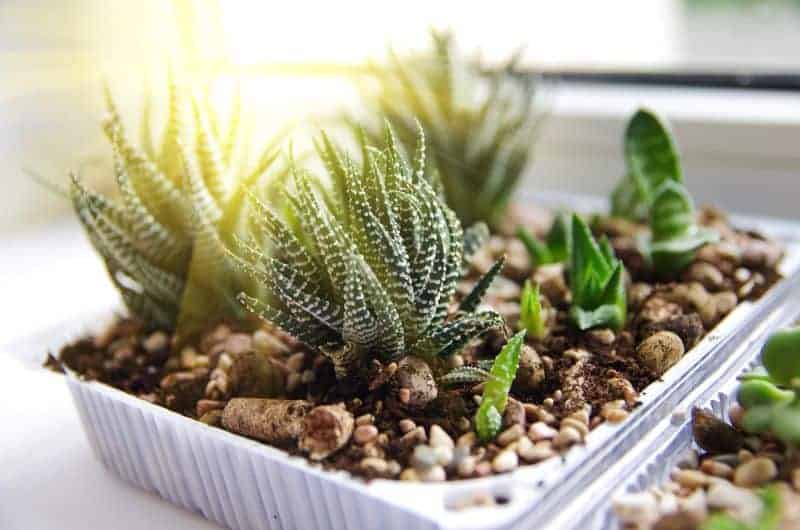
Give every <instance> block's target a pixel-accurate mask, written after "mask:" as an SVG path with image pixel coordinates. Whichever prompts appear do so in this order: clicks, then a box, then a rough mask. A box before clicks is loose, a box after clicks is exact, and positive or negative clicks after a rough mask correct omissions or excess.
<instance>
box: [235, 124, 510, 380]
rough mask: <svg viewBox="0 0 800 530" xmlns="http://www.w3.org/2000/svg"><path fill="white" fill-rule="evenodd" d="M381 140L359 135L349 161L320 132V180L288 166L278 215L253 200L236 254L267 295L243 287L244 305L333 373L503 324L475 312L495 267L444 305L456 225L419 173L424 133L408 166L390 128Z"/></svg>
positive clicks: (451, 343) (455, 345)
mask: <svg viewBox="0 0 800 530" xmlns="http://www.w3.org/2000/svg"><path fill="white" fill-rule="evenodd" d="M383 143H384V144H385V145H386V147H385V148H383V149H376V148H374V147H372V146H370V145H368V144H367V143H366V142H365V141H364V142H362V146H361V147H362V155H361V158H362V161H361V164H358V165H357V164H355V163H354V162H353V160H352V158H351V157H350V156H349V155H348V154H346V153H344V152H342V151H341V150H339V149H338V148H336V147H335V146H334V145H333V143H332V142H331V141H330V140H329V139H328V138H327V137H326V136H325V135H324V134H323V135H322V141H321V142H320V143H319V146H318V150H319V153H320V156H321V158H322V160H323V162H324V163H325V165H326V168H327V171H328V173H329V176H330V180H331V181H332V186H331V187H330V189H327V188H323V187H322V186H319V185H314V184H313V182H314V181H312V179H311V177H310V176H309V175H308V174H307V173H306V172H303V171H301V170H299V169H296V168H295V169H294V172H293V177H294V178H293V184H294V186H293V188H294V189H293V191H291V192H290V193H289V194H288V199H287V200H288V207H287V209H286V211H285V218H286V219H285V220H284V219H282V218H281V216H279V215H278V214H276V213H275V212H273V211H272V210H270V208H268V207H267V206H266V205H264V204H263V203H261V201H258V200H257V199H255V198H254V199H253V201H252V202H253V205H254V208H253V210H252V211H253V216H252V222H253V225H254V226H255V227H257V232H256V240H255V241H253V242H247V241H245V242H242V249H243V252H242V255H243V257H242V258H241V259H237V260H236V261H237V263H238V264H239V266H240V267H241V268H242V270H244V271H246V272H247V273H248V274H249V275H250V276H251V277H252V278H254V279H256V280H257V282H258V283H259V284H260V285H262V286H263V287H264V288H265V291H266V292H267V296H263V297H259V296H253V295H252V294H245V293H243V294H242V295H241V296H240V300H241V301H242V303H243V305H244V306H245V307H247V308H248V309H249V310H251V311H252V312H253V313H256V314H258V315H260V316H261V317H263V318H264V319H265V320H267V321H270V322H272V323H274V324H275V325H278V326H280V327H282V328H283V329H284V330H286V331H287V332H289V333H290V334H292V335H294V336H296V337H297V338H298V339H300V340H301V341H303V342H304V343H305V344H307V345H308V346H309V347H311V348H313V349H315V350H317V351H319V352H321V353H323V354H324V355H326V356H327V357H328V358H330V359H331V361H332V363H333V365H334V368H335V369H336V373H337V376H338V377H339V378H346V377H348V376H351V375H354V374H356V373H358V370H359V368H360V367H363V366H364V365H365V362H364V361H366V360H368V359H379V360H382V361H385V362H390V361H397V360H399V359H402V358H403V357H405V356H416V357H419V358H423V359H427V360H432V359H433V358H435V357H437V356H446V355H450V354H453V353H455V352H457V351H458V350H459V349H460V348H461V347H462V346H464V345H465V344H466V343H467V342H468V341H469V340H470V339H472V338H474V337H477V336H478V335H480V334H482V333H483V332H485V331H487V330H489V329H491V328H498V327H500V326H502V325H503V321H502V318H501V317H500V316H499V315H498V314H497V313H495V312H494V311H477V312H476V308H477V305H478V304H477V301H478V299H479V298H480V296H479V294H480V293H481V290H485V288H486V287H488V283H489V282H490V281H491V278H492V277H494V275H495V274H497V272H498V270H499V267H495V268H493V269H492V271H490V272H489V273H487V275H488V276H487V277H485V278H484V279H482V280H481V281H479V282H478V284H477V285H476V286H475V288H474V289H475V290H474V293H475V294H473V295H468V296H467V298H466V300H469V301H470V302H469V303H467V304H466V305H465V304H462V306H461V308H460V309H459V310H456V311H455V312H451V311H450V304H451V302H452V298H453V295H454V293H455V286H456V282H457V280H458V279H459V277H460V275H461V270H462V266H463V261H464V255H463V253H464V233H463V231H462V228H461V225H460V223H459V221H458V219H457V218H456V216H455V214H454V213H453V212H452V210H450V209H449V208H448V207H447V206H446V205H445V203H444V201H443V200H442V199H441V198H440V197H439V196H438V195H437V193H436V191H435V189H434V186H433V184H432V182H431V179H430V173H426V164H425V141H424V137H423V135H422V131H421V130H420V131H419V137H418V147H417V149H416V151H415V155H414V158H413V162H412V163H411V164H409V163H408V162H407V161H406V160H405V158H404V157H403V156H402V155H401V152H400V150H399V148H398V147H397V144H396V142H395V137H394V134H393V133H392V131H391V129H390V128H389V127H388V126H387V127H386V130H385V137H384V141H383ZM259 240H264V241H268V242H269V243H270V251H269V252H262V251H260V250H259V245H258V243H257V242H258V241H259Z"/></svg>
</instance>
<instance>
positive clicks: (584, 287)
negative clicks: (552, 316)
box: [569, 215, 627, 330]
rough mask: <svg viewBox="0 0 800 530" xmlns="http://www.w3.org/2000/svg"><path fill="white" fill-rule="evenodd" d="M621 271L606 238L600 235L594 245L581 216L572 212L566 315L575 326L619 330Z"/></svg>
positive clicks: (622, 315)
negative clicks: (569, 298)
mask: <svg viewBox="0 0 800 530" xmlns="http://www.w3.org/2000/svg"><path fill="white" fill-rule="evenodd" d="M623 270H624V269H623V265H622V262H621V261H620V260H618V259H617V258H616V256H615V255H614V250H613V249H612V248H611V244H610V243H609V242H608V239H606V238H605V237H604V238H603V239H601V241H600V243H599V244H598V243H597V241H595V239H594V237H593V236H592V233H591V231H590V230H589V227H588V226H586V223H585V222H584V221H583V219H581V218H580V217H579V216H577V215H573V217H572V249H571V250H570V268H569V284H570V289H571V291H572V305H571V307H570V310H569V315H570V319H571V320H572V322H573V323H574V324H575V325H576V326H577V327H578V328H579V329H581V330H586V329H590V328H594V327H599V326H603V327H609V328H612V329H615V330H619V329H621V328H622V327H623V326H624V325H625V319H626V316H627V302H626V298H625V283H624V279H623Z"/></svg>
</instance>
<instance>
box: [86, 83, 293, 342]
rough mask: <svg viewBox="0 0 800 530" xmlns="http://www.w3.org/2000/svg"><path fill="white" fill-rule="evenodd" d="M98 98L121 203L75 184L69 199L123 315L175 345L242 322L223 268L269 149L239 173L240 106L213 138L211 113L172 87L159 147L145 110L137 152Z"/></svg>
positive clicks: (229, 273)
mask: <svg viewBox="0 0 800 530" xmlns="http://www.w3.org/2000/svg"><path fill="white" fill-rule="evenodd" d="M106 95H107V107H108V115H107V118H106V120H105V122H104V130H105V132H106V136H107V137H108V139H109V141H110V142H111V145H112V148H113V150H114V175H115V178H116V182H117V185H118V188H119V192H120V196H121V201H120V202H115V201H112V200H110V199H108V198H106V197H104V196H102V195H100V194H98V193H96V192H94V191H92V190H90V189H88V188H86V187H85V186H84V185H83V183H82V182H81V180H80V179H79V178H78V177H77V176H73V177H72V182H71V198H72V202H73V206H74V209H75V211H76V213H77V214H78V217H79V219H80V221H81V222H82V224H83V226H84V228H85V229H86V232H87V234H88V236H89V239H90V241H91V242H92V244H93V245H94V247H95V249H96V250H97V252H98V253H99V254H100V256H101V257H102V258H103V260H104V262H105V265H106V268H107V270H108V273H109V275H110V277H111V279H112V281H113V282H114V284H115V286H116V287H117V288H118V289H119V291H120V293H121V295H122V298H123V300H124V302H125V304H126V306H127V308H128V310H129V311H130V313H131V314H132V315H134V316H135V317H137V318H139V319H141V320H142V321H144V322H145V323H147V324H151V325H157V326H162V327H166V328H170V329H172V328H175V327H177V331H178V335H179V336H180V337H186V336H188V335H190V334H192V333H194V332H197V331H199V330H201V329H202V328H203V327H205V326H207V325H209V324H210V323H213V322H214V321H218V320H223V319H237V320H241V319H243V318H245V317H246V316H247V313H246V312H244V311H242V309H241V307H240V306H239V304H238V303H237V302H236V299H235V297H236V293H237V292H238V291H239V290H241V289H243V288H245V287H246V286H247V279H246V277H245V276H243V275H241V274H240V273H239V272H238V271H237V270H236V269H235V268H233V267H232V266H231V263H230V261H229V260H228V258H227V256H226V252H225V245H226V243H228V242H229V241H230V240H231V239H232V238H233V236H234V234H235V233H236V232H237V231H239V230H241V229H242V219H243V217H244V215H243V214H244V210H245V204H244V197H245V190H246V189H247V188H248V187H250V186H252V185H253V184H255V183H256V181H258V180H259V179H260V178H261V177H262V174H263V173H264V172H265V171H267V169H268V168H269V166H270V165H271V164H272V162H273V161H274V160H275V157H276V156H277V152H276V150H275V149H274V148H273V149H269V150H267V152H265V155H264V157H263V158H262V159H261V160H260V161H259V163H258V164H257V165H256V167H254V168H252V169H247V168H246V167H245V165H244V163H243V162H241V161H240V160H239V155H238V152H239V150H240V149H241V147H240V145H239V144H241V143H242V140H243V139H242V136H241V130H240V124H239V123H240V120H239V116H238V115H239V113H240V110H238V109H239V105H238V103H237V104H235V105H234V109H235V110H234V113H233V117H232V118H231V120H230V128H229V130H228V131H227V132H221V131H220V130H219V125H218V120H217V119H216V115H215V114H214V113H213V111H212V110H211V109H210V108H209V107H208V106H207V105H205V104H203V103H201V102H200V101H199V100H198V99H194V100H193V101H190V100H189V98H187V97H186V94H184V93H183V92H182V91H181V90H179V89H178V87H177V86H176V85H175V83H174V82H171V83H170V98H169V101H170V105H169V116H168V119H167V123H166V125H165V126H164V134H163V141H162V142H161V147H160V148H159V149H157V148H155V147H154V146H153V142H152V136H151V130H150V128H149V125H150V117H149V116H150V115H149V108H150V107H149V105H147V106H146V108H145V114H144V116H143V118H142V124H143V127H142V138H143V140H142V148H141V149H139V148H137V147H135V146H134V145H133V144H132V143H131V142H130V140H129V139H128V137H127V135H126V132H125V130H124V127H123V123H122V119H121V117H120V115H119V113H118V111H117V108H116V106H115V104H114V102H113V100H112V98H111V95H110V93H109V92H108V90H107V92H106ZM237 101H238V100H237ZM190 108H191V109H190Z"/></svg>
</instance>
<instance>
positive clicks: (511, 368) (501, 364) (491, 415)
mask: <svg viewBox="0 0 800 530" xmlns="http://www.w3.org/2000/svg"><path fill="white" fill-rule="evenodd" d="M524 341H525V330H522V331H520V332H519V333H517V334H516V335H514V336H513V337H511V339H510V340H509V341H508V342H507V343H506V345H505V346H503V349H502V350H500V353H498V354H497V357H495V359H494V363H493V364H492V368H491V370H490V371H489V374H490V377H489V378H488V380H487V381H486V384H485V385H484V387H483V397H482V398H481V404H480V406H479V407H478V412H477V413H475V431H476V432H477V433H478V437H479V438H480V439H481V440H482V441H484V442H488V441H491V440H493V439H494V437H495V436H497V433H498V432H500V427H501V425H502V424H503V412H505V410H506V404H507V403H508V393H509V391H510V390H511V385H512V383H513V382H514V377H516V375H517V368H518V367H519V354H520V350H521V349H522V345H523V343H524Z"/></svg>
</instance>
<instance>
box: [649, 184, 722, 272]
mask: <svg viewBox="0 0 800 530" xmlns="http://www.w3.org/2000/svg"><path fill="white" fill-rule="evenodd" d="M650 232H651V233H650V235H649V236H646V237H644V238H643V240H642V244H641V246H642V248H643V250H644V254H645V255H646V256H648V257H649V259H650V262H651V263H652V265H653V269H654V270H655V271H656V273H658V274H662V275H665V274H676V273H678V272H680V271H681V270H683V269H684V268H685V267H686V266H687V265H689V264H690V263H691V262H692V260H694V256H695V252H696V251H697V249H699V248H700V247H702V246H703V245H705V244H707V243H713V242H715V241H717V240H718V239H719V234H718V233H717V232H716V231H715V230H712V229H710V228H706V227H703V226H698V225H697V224H696V223H695V214H694V204H693V203H692V198H691V197H690V196H689V193H688V192H687V191H686V188H685V187H684V186H683V184H681V183H679V182H675V181H667V182H664V183H663V184H662V185H661V187H659V189H658V191H657V192H656V196H655V199H654V200H653V205H652V207H651V209H650Z"/></svg>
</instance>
